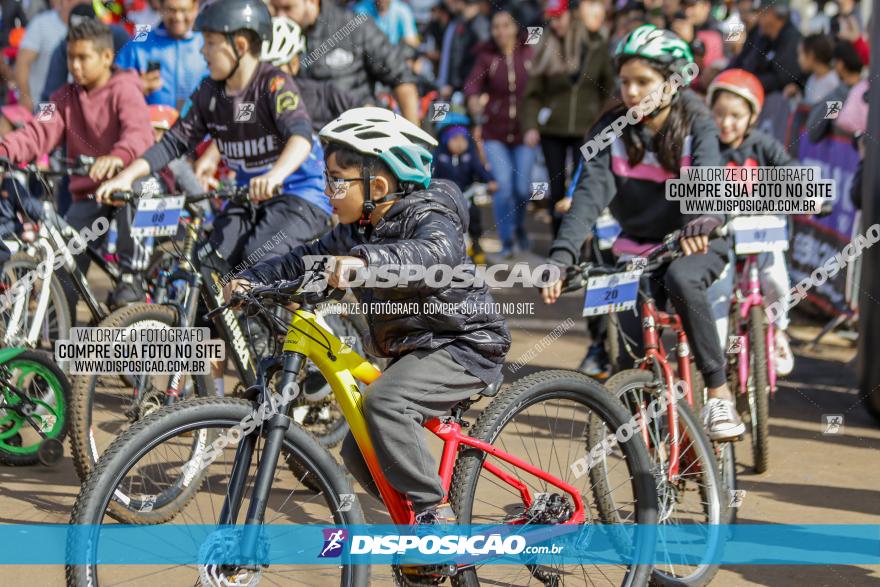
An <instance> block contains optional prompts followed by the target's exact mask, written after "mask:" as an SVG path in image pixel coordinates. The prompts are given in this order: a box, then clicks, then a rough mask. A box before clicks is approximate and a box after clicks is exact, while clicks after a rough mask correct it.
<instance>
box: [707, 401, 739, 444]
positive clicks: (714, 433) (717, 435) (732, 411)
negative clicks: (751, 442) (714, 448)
mask: <svg viewBox="0 0 880 587" xmlns="http://www.w3.org/2000/svg"><path fill="white" fill-rule="evenodd" d="M702 417H703V426H705V427H706V432H707V433H708V434H709V438H710V439H712V440H715V441H722V440H733V439H735V438H737V437H739V436H742V435H743V434H745V431H746V425H745V424H744V423H743V421H742V419H741V418H740V417H739V414H738V413H737V412H736V405H734V403H733V402H732V401H730V400H726V399H721V398H718V397H713V398H710V399H709V401H708V402H706V405H705V406H703V412H702Z"/></svg>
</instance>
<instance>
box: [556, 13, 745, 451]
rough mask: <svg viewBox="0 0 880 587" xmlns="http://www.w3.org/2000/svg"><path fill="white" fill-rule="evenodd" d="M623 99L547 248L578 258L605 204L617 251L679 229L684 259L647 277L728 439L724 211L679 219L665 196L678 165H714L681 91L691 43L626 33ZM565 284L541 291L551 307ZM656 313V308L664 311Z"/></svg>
mask: <svg viewBox="0 0 880 587" xmlns="http://www.w3.org/2000/svg"><path fill="white" fill-rule="evenodd" d="M614 58H615V66H616V69H617V74H618V89H619V98H618V100H617V101H616V102H614V103H612V105H611V106H610V107H609V108H608V109H607V110H606V112H605V114H604V115H603V116H601V117H600V118H599V121H598V122H597V123H596V124H595V125H594V127H593V128H592V129H591V131H590V133H589V134H588V140H587V143H586V144H585V145H584V148H583V149H582V152H583V155H584V158H585V162H582V164H581V165H582V167H583V169H582V170H581V171H580V172H579V173H578V179H577V183H576V185H575V187H574V190H573V193H572V205H571V209H570V210H569V212H568V213H567V214H566V216H565V218H563V222H562V226H561V227H560V229H559V232H558V233H557V236H556V240H555V241H554V242H553V245H552V246H551V250H550V257H551V260H552V261H554V262H556V263H558V264H562V265H573V264H575V263H577V262H578V257H579V254H580V250H581V246H582V244H583V243H584V241H585V240H586V238H587V236H588V235H589V234H590V231H591V230H592V227H593V225H594V224H595V222H596V219H597V217H598V216H599V214H600V213H601V212H602V210H604V209H605V208H606V207H609V208H610V210H611V213H612V215H613V216H614V217H615V219H616V220H617V221H618V223H619V224H620V226H621V229H622V231H623V232H622V234H621V235H620V237H619V238H618V240H617V242H616V243H615V245H614V249H613V252H614V253H615V254H618V255H622V254H627V253H629V254H632V253H633V252H635V251H638V250H639V249H641V250H644V249H645V248H646V247H647V246H648V245H650V244H652V243H660V242H662V241H663V239H664V237H665V236H666V235H667V234H669V233H672V232H674V231H676V230H681V231H682V235H683V236H682V238H681V241H680V242H681V248H682V251H683V253H684V255H683V256H681V257H679V258H678V259H676V260H674V261H672V262H671V263H669V264H668V265H667V266H666V267H665V268H661V270H659V271H657V272H653V274H652V276H651V283H650V286H651V290H652V291H653V293H654V296H655V298H656V299H658V300H661V303H662V300H668V301H671V302H672V304H673V305H674V306H675V309H676V311H677V312H678V314H679V316H681V319H682V323H683V325H684V328H685V331H686V332H687V335H688V340H689V341H690V344H691V346H692V348H693V351H694V355H695V358H696V362H697V367H698V368H699V369H700V371H701V372H702V374H703V377H704V379H705V381H706V385H707V386H708V388H709V397H710V400H709V401H708V402H707V405H706V408H705V409H704V412H703V417H704V422H705V424H706V427H707V429H708V432H709V435H710V437H711V438H713V439H714V440H720V441H723V440H732V439H735V438H737V437H739V436H741V435H742V434H743V432H744V431H745V427H744V425H743V423H742V421H741V420H740V418H739V415H738V414H737V411H736V409H735V406H734V403H733V396H732V395H731V393H730V390H729V389H728V387H727V384H726V375H725V360H724V353H723V352H722V349H721V345H720V341H719V340H718V335H717V333H716V331H715V327H714V322H713V320H712V315H713V314H712V308H711V305H710V302H709V298H708V295H707V289H708V287H709V286H710V285H711V284H712V282H714V281H715V280H716V278H717V277H718V276H719V275H720V274H721V272H722V271H723V270H724V266H725V265H726V263H727V253H728V244H727V242H726V241H725V240H723V239H715V240H712V241H710V240H709V235H710V234H711V232H712V231H713V229H715V228H716V227H718V226H720V225H721V224H722V223H723V221H724V218H723V216H721V215H702V216H696V215H685V214H682V213H681V211H680V209H679V202H678V201H668V200H667V199H666V197H665V182H666V181H667V180H669V179H675V178H677V177H679V174H680V169H681V167H683V166H718V165H721V157H720V153H719V147H718V130H717V128H716V127H715V124H714V123H713V121H712V119H711V118H710V116H709V113H708V112H707V110H706V108H705V105H704V104H703V102H702V100H701V99H700V98H699V97H698V96H696V94H694V93H693V92H691V91H690V90H688V89H687V85H688V84H689V82H690V80H692V79H693V78H694V77H695V76H696V73H697V72H696V66H695V65H694V59H693V54H692V53H691V50H690V47H689V46H688V45H687V43H685V42H684V41H683V40H682V39H681V38H679V37H678V36H677V35H675V34H674V33H672V32H670V31H667V30H663V29H659V28H657V27H656V26H654V25H643V26H640V27H638V28H637V29H635V30H634V31H632V32H631V33H630V34H629V35H627V36H626V37H625V38H624V39H623V40H622V41H621V42H620V43H619V44H618V46H617V48H616V51H615V53H614ZM560 292H561V283H555V284H552V285H550V286H548V287H547V288H545V289H544V290H543V291H542V297H543V298H544V301H545V302H546V303H554V302H555V301H556V299H557V298H558V297H559V295H560ZM661 307H662V306H661ZM618 318H619V320H620V323H621V326H622V327H623V328H624V330H625V331H626V332H627V333H628V334H629V336H630V337H631V338H634V339H635V340H639V339H640V338H641V336H640V333H641V328H640V324H639V320H638V319H637V318H636V317H634V316H633V315H632V314H631V313H621V314H619V315H618Z"/></svg>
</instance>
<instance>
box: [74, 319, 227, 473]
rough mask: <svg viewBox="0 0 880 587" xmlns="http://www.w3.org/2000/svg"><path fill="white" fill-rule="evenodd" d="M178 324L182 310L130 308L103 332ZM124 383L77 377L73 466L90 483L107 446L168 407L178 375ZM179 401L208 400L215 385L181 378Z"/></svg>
mask: <svg viewBox="0 0 880 587" xmlns="http://www.w3.org/2000/svg"><path fill="white" fill-rule="evenodd" d="M177 325H178V322H177V311H176V310H175V309H174V308H172V307H170V306H162V305H159V304H131V305H129V306H126V307H124V308H120V309H119V310H116V311H115V312H113V313H112V314H110V316H108V317H107V319H106V320H104V321H103V322H101V324H100V326H101V327H107V328H138V329H140V328H159V329H162V328H172V327H175V326H177ZM126 377H128V378H130V379H131V382H132V383H130V384H127V385H126V384H124V383H123V378H121V377H120V376H118V375H96V374H83V375H78V376H76V377H75V378H74V380H73V381H74V383H73V398H72V404H71V414H72V418H71V419H72V424H71V435H70V436H71V448H72V453H73V464H74V466H75V467H76V472H77V475H79V478H80V480H82V481H85V480H86V478H87V477H88V474H89V473H90V472H91V470H92V469H93V468H94V466H95V463H97V462H98V459H99V458H100V457H101V455H102V454H103V453H104V451H105V450H107V447H108V446H109V445H110V443H111V442H113V440H114V439H116V437H117V436H119V434H121V433H122V432H123V431H124V430H125V429H126V428H127V427H128V426H130V425H131V424H132V423H133V422H137V421H138V420H141V419H143V418H144V417H146V416H147V415H148V414H150V413H151V412H154V411H156V410H158V409H159V408H161V407H162V406H163V405H165V404H166V403H167V402H168V400H169V398H168V395H167V393H166V390H167V389H168V387H169V383H170V382H171V380H172V378H173V377H175V375H170V374H164V375H162V374H155V375H149V376H147V375H141V376H138V375H131V374H127V375H126ZM178 389H179V390H180V391H181V393H180V398H174V399H175V401H177V400H178V399H188V398H192V397H207V396H209V395H211V391H210V390H212V389H213V382H212V381H211V378H210V376H208V375H189V374H184V375H182V376H181V381H180V382H179V383H178Z"/></svg>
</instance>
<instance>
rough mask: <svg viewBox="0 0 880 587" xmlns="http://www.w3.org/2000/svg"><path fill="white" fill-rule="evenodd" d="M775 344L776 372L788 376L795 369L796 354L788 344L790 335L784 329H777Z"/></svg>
mask: <svg viewBox="0 0 880 587" xmlns="http://www.w3.org/2000/svg"><path fill="white" fill-rule="evenodd" d="M774 339H775V340H774V346H775V347H776V357H775V359H776V362H775V365H776V374H777V375H781V376H783V377H784V376H786V375H788V374H790V373H791V372H792V371H793V370H794V354H793V353H792V352H791V347H790V346H789V345H788V336H787V335H786V334H785V332H784V331H782V330H778V329H777V330H776V336H775V337H774Z"/></svg>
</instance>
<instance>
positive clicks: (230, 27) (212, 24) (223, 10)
mask: <svg viewBox="0 0 880 587" xmlns="http://www.w3.org/2000/svg"><path fill="white" fill-rule="evenodd" d="M193 30H196V31H199V32H202V33H222V34H224V35H226V38H227V40H228V41H229V44H230V45H232V50H233V51H234V52H235V67H233V68H232V71H231V72H230V73H229V75H228V76H226V79H229V78H230V77H232V75H233V74H234V73H235V71H236V70H237V69H238V63H239V61H240V60H241V55H239V54H238V50H237V49H236V48H235V43H234V42H233V40H232V38H233V36H234V35H235V33H237V32H239V31H253V32H255V33H256V34H257V35H258V36H259V38H260V40H262V41H264V42H268V43H270V44H271V43H272V15H271V14H269V8H267V7H266V5H265V4H264V3H263V2H261V1H260V0H217V1H216V2H212V3H211V4H209V5H208V6H206V7H205V8H203V9H202V10H201V12H199V15H198V16H197V17H196V22H195V24H194V25H193ZM224 81H225V80H224Z"/></svg>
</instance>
